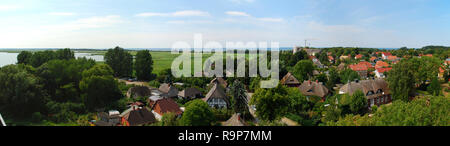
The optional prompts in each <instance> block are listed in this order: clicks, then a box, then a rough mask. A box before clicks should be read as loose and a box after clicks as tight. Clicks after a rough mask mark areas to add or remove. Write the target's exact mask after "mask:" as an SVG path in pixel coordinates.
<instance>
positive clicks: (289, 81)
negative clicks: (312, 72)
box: [280, 72, 300, 87]
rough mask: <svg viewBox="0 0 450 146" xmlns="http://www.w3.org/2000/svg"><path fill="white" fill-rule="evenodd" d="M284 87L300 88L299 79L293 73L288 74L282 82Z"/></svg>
mask: <svg viewBox="0 0 450 146" xmlns="http://www.w3.org/2000/svg"><path fill="white" fill-rule="evenodd" d="M280 83H281V84H282V85H285V86H288V87H298V86H300V82H299V81H298V80H297V78H295V77H294V75H292V73H290V72H289V73H287V74H286V75H285V76H284V77H283V78H282V79H281V81H280Z"/></svg>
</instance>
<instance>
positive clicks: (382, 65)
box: [375, 61, 389, 69]
mask: <svg viewBox="0 0 450 146" xmlns="http://www.w3.org/2000/svg"><path fill="white" fill-rule="evenodd" d="M387 67H389V64H388V63H386V62H384V61H377V64H375V69H378V68H387Z"/></svg>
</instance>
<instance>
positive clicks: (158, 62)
mask: <svg viewBox="0 0 450 146" xmlns="http://www.w3.org/2000/svg"><path fill="white" fill-rule="evenodd" d="M21 51H23V50H0V52H7V53H20V52H21ZM27 51H30V52H37V51H43V50H27ZM74 51H75V53H89V54H91V55H105V53H106V52H107V51H106V50H104V51H103V50H92V51H90V50H74ZM129 52H130V54H131V55H133V56H135V55H136V53H137V51H129ZM150 54H151V55H152V58H153V61H154V64H153V73H154V74H159V73H160V72H161V71H162V70H165V69H169V68H171V66H172V62H173V60H175V58H177V57H178V56H180V54H172V53H171V52H169V51H151V52H150ZM226 55H227V56H229V55H231V54H226ZM211 56H212V54H211V53H203V55H202V58H203V59H202V60H203V62H204V61H205V60H206V59H208V58H209V57H211ZM245 57H246V58H247V59H248V58H250V57H249V55H248V54H246V55H245ZM192 59H194V56H193V57H192ZM98 63H104V62H98ZM192 68H194V67H193V66H192Z"/></svg>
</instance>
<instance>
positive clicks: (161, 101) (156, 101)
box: [147, 96, 183, 120]
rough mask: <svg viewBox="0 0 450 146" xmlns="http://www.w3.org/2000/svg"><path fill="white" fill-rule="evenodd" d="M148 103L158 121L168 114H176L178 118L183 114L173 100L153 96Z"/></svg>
mask: <svg viewBox="0 0 450 146" xmlns="http://www.w3.org/2000/svg"><path fill="white" fill-rule="evenodd" d="M147 102H148V105H149V108H150V109H151V110H152V113H153V114H154V115H155V118H156V119H157V120H161V118H162V116H163V115H164V114H166V113H174V114H175V115H176V116H181V114H182V113H183V111H181V109H180V107H179V106H178V104H177V103H176V102H175V101H174V100H172V99H171V98H161V97H158V96H151V97H149V98H148V101H147Z"/></svg>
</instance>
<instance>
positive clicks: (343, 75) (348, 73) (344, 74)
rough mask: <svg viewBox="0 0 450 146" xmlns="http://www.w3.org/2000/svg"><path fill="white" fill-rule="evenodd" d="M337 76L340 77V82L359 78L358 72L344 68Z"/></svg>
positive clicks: (345, 82)
mask: <svg viewBox="0 0 450 146" xmlns="http://www.w3.org/2000/svg"><path fill="white" fill-rule="evenodd" d="M339 78H340V79H341V83H343V84H347V83H348V82H352V81H354V80H360V79H361V77H360V76H359V74H358V72H356V71H353V70H351V69H345V70H343V71H341V72H340V73H339Z"/></svg>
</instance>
